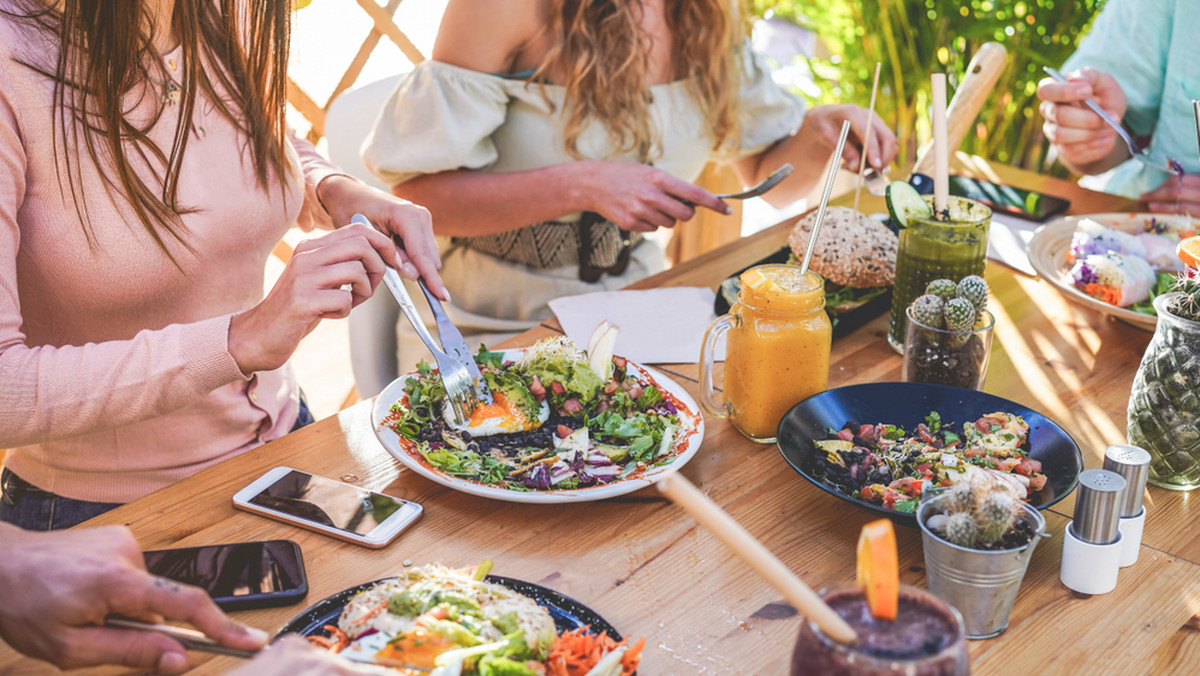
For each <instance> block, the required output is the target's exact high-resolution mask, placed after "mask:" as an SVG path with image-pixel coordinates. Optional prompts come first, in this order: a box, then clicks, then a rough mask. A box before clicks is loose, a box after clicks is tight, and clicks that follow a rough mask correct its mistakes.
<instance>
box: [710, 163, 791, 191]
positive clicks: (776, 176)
mask: <svg viewBox="0 0 1200 676" xmlns="http://www.w3.org/2000/svg"><path fill="white" fill-rule="evenodd" d="M791 173H792V165H790V164H788V163H787V162H784V163H783V166H781V167H779V168H778V169H776V170H775V171H772V172H771V175H770V176H768V177H766V178H764V179H763V180H761V181H759V182H758V183H757V184H755V185H754V186H751V187H750V188H747V189H746V190H743V191H742V192H736V193H730V194H726V195H717V199H723V200H744V199H749V198H751V197H758V196H759V195H761V194H763V193H765V192H766V191H768V190H770V189H771V188H774V187H775V186H777V185H779V183H780V182H781V181H783V179H785V178H787V177H788V175H790V174H791Z"/></svg>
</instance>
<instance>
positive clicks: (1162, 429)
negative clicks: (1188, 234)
mask: <svg viewBox="0 0 1200 676" xmlns="http://www.w3.org/2000/svg"><path fill="white" fill-rule="evenodd" d="M1197 274H1198V273H1197V271H1196V269H1195V268H1192V269H1189V271H1188V272H1186V273H1183V274H1181V275H1179V277H1178V279H1177V280H1176V283H1175V286H1174V287H1173V288H1172V290H1171V291H1170V292H1168V293H1165V294H1163V295H1161V296H1158V297H1157V298H1155V299H1154V309H1155V311H1156V313H1157V314H1158V323H1157V326H1156V327H1155V330H1154V338H1153V339H1152V340H1151V341H1150V345H1149V346H1147V347H1146V352H1145V354H1143V355H1142V362H1141V365H1140V366H1138V371H1137V375H1136V376H1134V379H1133V388H1132V390H1131V391H1130V395H1129V407H1128V410H1127V426H1126V436H1127V437H1128V439H1129V443H1131V444H1133V445H1135V446H1140V447H1142V448H1144V449H1146V450H1147V451H1148V452H1149V453H1150V470H1149V478H1148V481H1149V482H1150V483H1152V484H1154V485H1156V486H1161V487H1163V488H1169V489H1172V490H1192V489H1194V488H1197V487H1200V281H1198V279H1197Z"/></svg>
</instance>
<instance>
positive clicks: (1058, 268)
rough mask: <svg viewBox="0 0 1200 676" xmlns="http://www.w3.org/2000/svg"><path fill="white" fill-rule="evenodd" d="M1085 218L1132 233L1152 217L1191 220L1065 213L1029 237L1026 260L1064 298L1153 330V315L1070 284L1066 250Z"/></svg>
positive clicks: (1175, 218)
mask: <svg viewBox="0 0 1200 676" xmlns="http://www.w3.org/2000/svg"><path fill="white" fill-rule="evenodd" d="M1085 218H1087V219H1091V220H1093V221H1096V222H1097V223H1100V224H1101V225H1107V226H1109V227H1111V228H1116V229H1118V230H1123V231H1125V232H1128V233H1132V234H1137V233H1141V232H1146V231H1147V229H1148V227H1149V225H1150V224H1151V222H1152V221H1155V220H1157V221H1180V222H1191V220H1192V219H1191V218H1190V217H1188V216H1186V215H1175V214H1148V213H1109V214H1085V215H1080V216H1065V217H1063V218H1057V219H1055V220H1053V221H1050V222H1049V223H1047V224H1045V225H1043V226H1042V227H1040V228H1038V229H1037V232H1035V233H1033V239H1031V240H1029V262H1030V263H1032V264H1033V269H1034V270H1037V273H1038V275H1040V276H1041V277H1042V279H1044V280H1046V281H1047V282H1050V284H1051V285H1052V286H1054V288H1056V289H1058V290H1059V291H1061V292H1062V293H1063V295H1065V296H1066V297H1067V298H1069V299H1070V300H1072V301H1074V302H1076V303H1079V304H1080V305H1083V306H1085V307H1089V308H1092V309H1093V310H1099V311H1100V312H1103V313H1104V314H1106V315H1110V316H1112V317H1116V318H1117V319H1120V320H1121V321H1123V322H1126V323H1128V324H1132V325H1133V326H1136V327H1138V328H1139V329H1145V330H1146V331H1153V330H1154V326H1155V324H1157V323H1158V319H1157V318H1156V317H1154V316H1152V315H1146V314H1142V313H1141V312H1135V311H1133V310H1130V309H1129V308H1123V307H1117V306H1116V305H1111V304H1109V303H1106V302H1104V301H1102V300H1100V299H1099V298H1093V297H1092V296H1089V295H1087V294H1086V293H1084V292H1082V291H1080V290H1079V289H1077V288H1075V285H1074V284H1072V283H1071V278H1070V276H1069V274H1068V273H1070V271H1071V265H1070V264H1068V263H1067V252H1068V251H1069V250H1070V249H1071V236H1072V235H1073V234H1074V233H1075V226H1076V224H1078V223H1079V221H1081V220H1083V219H1085Z"/></svg>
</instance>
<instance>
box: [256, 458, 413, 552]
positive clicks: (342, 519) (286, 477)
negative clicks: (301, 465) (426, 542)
mask: <svg viewBox="0 0 1200 676" xmlns="http://www.w3.org/2000/svg"><path fill="white" fill-rule="evenodd" d="M233 506H234V507H236V508H238V509H244V510H246V511H248V512H254V513H256V514H261V515H263V516H267V517H270V518H272V519H278V520H280V521H285V522H287V523H290V524H293V525H296V526H300V527H301V528H307V529H309V530H314V531H317V532H318V533H324V534H326V535H331V536H333V537H335V538H338V539H341V540H345V541H347V542H353V543H355V544H359V545H363V546H364V547H371V548H375V549H377V548H379V547H383V546H384V545H386V544H388V543H389V542H391V541H392V540H394V539H396V536H397V535H399V534H400V533H401V532H402V531H404V529H406V528H408V527H409V526H410V525H412V524H413V522H415V521H416V520H417V519H418V518H420V516H421V513H422V512H423V511H424V509H423V508H422V507H421V505H419V504H417V503H415V502H411V501H409V500H401V499H400V498H394V497H392V496H390V495H384V494H383V493H376V492H374V491H368V490H366V489H365V488H359V487H358V486H351V485H350V484H346V483H342V482H340V481H334V480H333V479H327V478H325V477H322V476H316V475H313V474H309V473H308V472H301V471H300V470H295V469H292V468H290V467H276V468H275V469H273V470H271V471H269V472H267V473H266V474H264V475H262V476H261V477H259V478H258V479H256V480H255V481H254V482H253V483H251V484H250V485H249V486H246V487H245V488H243V489H242V490H240V491H238V492H237V494H235V495H234V496H233Z"/></svg>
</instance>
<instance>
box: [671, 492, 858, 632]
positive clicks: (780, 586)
mask: <svg viewBox="0 0 1200 676" xmlns="http://www.w3.org/2000/svg"><path fill="white" fill-rule="evenodd" d="M656 485H657V486H658V490H660V491H662V492H663V493H665V494H666V496H667V497H668V498H671V500H672V501H673V502H674V503H675V504H677V505H679V506H680V507H682V508H683V511H685V512H687V513H688V514H691V515H692V518H693V519H695V520H696V521H697V522H698V523H699V524H700V525H701V526H704V527H705V528H707V529H708V530H709V532H711V533H712V534H713V535H715V536H717V539H718V540H720V541H721V542H722V543H723V544H724V545H725V546H726V547H728V548H729V550H730V551H732V552H733V553H734V554H737V556H738V557H739V558H741V559H742V561H744V562H746V563H747V564H748V565H749V566H750V567H751V568H753V569H754V571H755V572H757V573H758V574H759V575H761V576H762V577H763V579H765V580H766V581H767V582H769V583H770V584H771V586H772V587H774V588H775V590H776V591H778V592H779V593H780V594H783V598H785V599H787V602H788V603H790V604H792V606H793V607H794V608H795V609H796V610H797V611H799V613H800V614H801V615H803V616H805V617H807V618H808V619H810V620H812V621H813V622H814V623H815V624H816V625H817V626H818V627H820V628H821V631H822V632H824V633H825V635H826V636H828V637H830V638H832V639H833V640H835V641H838V642H839V643H853V642H854V641H856V640H857V639H858V635H857V634H855V633H854V629H853V627H851V626H850V625H849V624H847V623H846V621H845V620H843V619H842V616H841V615H838V614H837V612H835V611H834V610H833V608H830V607H829V604H827V603H825V601H823V600H822V599H821V597H820V596H818V595H817V593H816V592H814V591H813V590H812V588H811V587H809V586H808V585H806V584H804V581H803V580H801V579H800V578H799V577H796V574H795V573H793V572H792V571H791V569H789V568H788V567H787V566H785V565H784V564H783V562H782V561H780V560H779V559H778V558H776V556H775V555H774V554H772V553H771V551H770V550H768V549H767V548H766V547H764V546H763V544H762V543H761V542H759V541H758V540H756V539H754V536H753V535H751V534H750V533H749V532H748V531H747V530H746V529H745V528H742V525H741V524H739V523H738V522H737V521H734V520H733V517H731V516H729V515H728V514H726V513H725V510H723V509H721V508H720V507H719V506H717V503H715V502H713V501H712V500H711V499H709V497H708V496H706V495H705V494H703V493H701V492H700V490H699V489H697V488H696V487H695V486H693V485H692V482H690V481H688V480H687V479H685V478H684V477H683V476H682V475H680V474H679V472H670V473H668V474H667V475H666V476H664V477H663V478H661V479H659V480H658V481H657V482H656Z"/></svg>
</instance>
